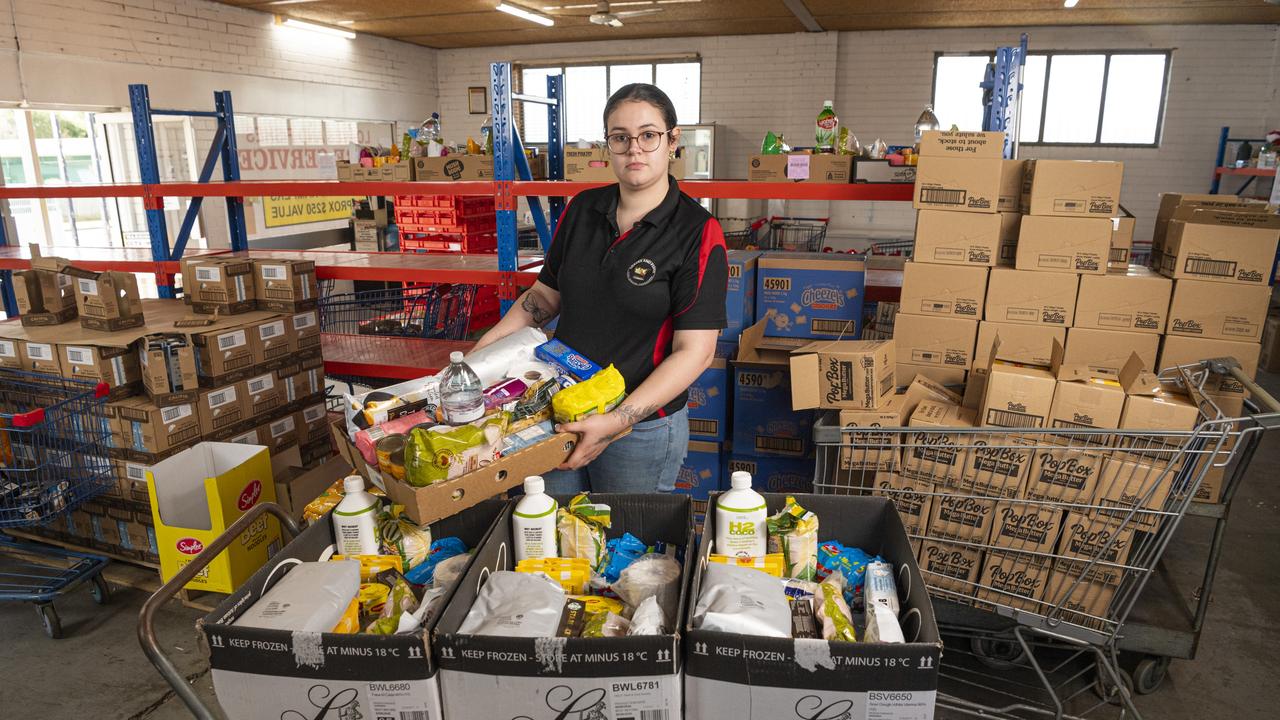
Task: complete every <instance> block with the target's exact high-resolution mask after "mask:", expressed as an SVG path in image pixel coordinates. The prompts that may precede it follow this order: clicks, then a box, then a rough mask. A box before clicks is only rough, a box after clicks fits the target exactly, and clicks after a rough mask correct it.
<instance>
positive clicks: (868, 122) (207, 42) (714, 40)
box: [0, 0, 1280, 238]
mask: <svg viewBox="0 0 1280 720" xmlns="http://www.w3.org/2000/svg"><path fill="white" fill-rule="evenodd" d="M14 4H15V9H16V13H14V15H13V17H11V16H10V14H9V13H8V4H7V3H5V4H4V7H0V101H17V100H20V99H22V98H21V96H20V93H19V91H18V89H17V83H16V79H15V77H14V76H15V75H16V72H11V71H10V68H12V69H13V70H15V71H16V64H15V63H14V58H15V55H16V53H15V52H14V40H13V38H14V34H15V23H14V20H15V19H16V34H17V36H18V38H19V40H20V41H21V46H22V49H23V69H24V75H25V77H26V85H27V92H28V99H29V100H30V101H31V102H33V103H58V104H65V105H80V106H110V105H119V106H124V105H127V94H126V88H125V85H126V84H127V83H128V82H138V81H143V82H148V83H150V84H151V85H152V97H153V101H154V102H155V103H156V104H157V105H158V106H173V105H177V106H182V105H187V104H189V105H191V106H192V107H197V106H205V105H207V104H208V102H209V99H210V98H209V93H210V92H211V91H212V90H214V89H231V90H232V91H233V93H234V94H235V98H236V109H237V110H238V111H240V112H245V113H279V114H296V115H311V116H322V117H350V118H365V119H384V120H392V119H398V120H404V121H409V122H412V123H414V124H416V122H417V121H418V120H419V119H420V118H421V117H423V116H425V115H426V114H427V113H429V112H430V111H431V110H434V109H438V110H439V111H440V112H441V114H442V116H443V118H444V127H445V131H446V136H447V137H448V138H449V139H450V140H455V141H460V140H464V139H465V138H466V136H467V135H475V136H478V134H479V127H480V123H481V120H482V119H483V116H479V115H476V116H472V115H469V114H468V113H467V106H466V102H467V95H466V90H467V88H468V87H470V86H476V85H482V86H487V85H488V84H489V82H488V79H489V63H490V62H492V61H494V60H511V61H517V62H519V61H523V62H537V61H548V60H586V59H595V58H600V57H619V56H634V57H661V56H672V55H683V54H689V53H696V54H698V55H699V56H701V58H702V70H703V76H702V78H703V79H702V117H701V121H702V122H715V123H717V124H718V125H719V126H720V129H719V134H718V141H719V145H720V147H719V152H718V155H717V158H716V163H717V167H718V175H720V176H721V177H742V176H744V175H745V163H746V158H747V157H748V156H749V155H750V154H752V153H753V152H755V151H756V150H757V148H758V147H759V143H760V140H761V138H762V137H763V135H764V133H765V131H766V130H774V131H777V132H782V133H783V134H784V135H786V136H787V137H788V138H789V139H791V140H792V141H793V142H794V143H796V144H808V143H809V142H811V140H810V138H811V137H812V128H813V118H814V116H815V115H816V114H817V112H818V110H819V109H820V107H821V104H822V101H823V100H826V99H832V100H835V103H836V111H837V113H838V114H839V115H840V118H841V120H842V122H844V124H845V125H847V126H849V127H850V128H851V129H852V130H853V131H854V132H855V133H856V134H857V135H858V137H859V138H860V139H861V140H862V141H863V142H864V143H868V142H871V141H873V140H875V139H876V138H877V137H880V138H882V139H883V140H885V141H886V142H887V143H890V144H893V143H905V142H909V141H910V140H911V127H912V125H913V124H914V121H915V118H916V116H917V115H918V114H919V112H920V110H921V108H922V107H923V106H924V104H925V103H926V102H928V100H929V93H930V88H931V84H932V63H933V55H934V52H935V51H971V50H983V49H988V48H994V47H996V46H997V45H1001V44H1012V43H1013V42H1015V41H1016V40H1017V35H1018V31H1016V30H1010V29H982V28H979V29H957V30H930V31H891V32H855V33H817V34H783V35H755V36H737V37H706V38H670V39H657V40H619V41H606V42H586V43H561V44H547V45H537V46H503V47H489V48H472V49H459V50H440V51H436V50H431V49H427V48H419V47H416V46H413V45H408V44H405V43H398V42H394V41H389V40H383V39H380V38H374V37H369V36H364V35H361V36H360V37H358V38H357V39H356V40H354V41H350V42H347V41H340V40H333V39H330V38H322V37H321V36H316V37H311V36H308V35H306V34H292V33H282V32H280V31H279V30H277V29H276V28H273V27H272V22H271V17H270V15H268V14H265V13H258V12H253V11H249V10H241V9H238V8H234V7H229V6H225V5H221V4H218V3H213V2H207V1H206V0H119V1H117V2H104V1H102V0H14ZM1028 33H1029V34H1030V36H1031V45H1032V48H1033V49H1041V50H1055V49H1087V48H1097V49H1119V48H1123V49H1130V48H1142V47H1151V48H1161V49H1163V48H1172V49H1173V50H1174V55H1173V72H1172V76H1171V77H1172V80H1171V83H1170V91H1169V98H1168V111H1167V114H1166V118H1165V125H1164V138H1163V142H1162V144H1161V147H1160V148H1158V149H1127V150H1119V151H1117V150H1112V149H1107V150H1096V149H1088V148H1085V149H1077V148H1031V147H1029V148H1025V150H1024V153H1023V155H1024V157H1036V156H1041V157H1063V158H1097V157H1104V156H1106V157H1114V158H1117V159H1120V160H1123V161H1124V162H1125V164H1126V168H1125V170H1126V172H1125V186H1124V196H1123V202H1124V204H1125V205H1126V206H1127V207H1128V208H1130V209H1131V210H1132V211H1133V212H1134V213H1135V214H1136V215H1138V217H1139V225H1138V228H1139V229H1138V237H1139V238H1142V237H1145V236H1147V235H1148V234H1149V232H1150V221H1151V217H1152V215H1153V214H1154V211H1155V206H1156V198H1157V194H1158V193H1159V192H1161V191H1166V190H1183V191H1205V190H1206V189H1207V188H1208V183H1209V180H1210V177H1211V175H1210V173H1211V168H1212V164H1213V153H1214V148H1215V143H1216V138H1217V134H1218V129H1219V128H1220V127H1221V126H1222V125H1231V126H1232V127H1233V129H1234V132H1236V133H1242V134H1243V133H1247V134H1261V133H1262V132H1264V131H1265V130H1266V129H1268V128H1272V127H1276V126H1278V125H1280V96H1278V95H1277V89H1276V88H1277V85H1280V83H1278V82H1277V81H1280V39H1278V37H1280V28H1277V27H1276V26H1274V25H1272V26H1263V25H1253V26H1149V27H1120V28H1097V27H1086V28H1032V29H1030V30H1028ZM786 212H787V213H789V214H794V215H816V216H823V215H830V216H831V217H832V225H833V236H855V235H864V236H875V237H882V236H890V237H893V236H908V235H909V234H910V232H911V227H912V221H913V217H914V215H913V213H912V212H911V211H910V208H909V207H908V206H907V205H906V204H904V203H813V202H810V203H790V204H789V207H787V208H786Z"/></svg>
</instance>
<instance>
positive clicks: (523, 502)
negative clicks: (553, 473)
mask: <svg viewBox="0 0 1280 720" xmlns="http://www.w3.org/2000/svg"><path fill="white" fill-rule="evenodd" d="M544 489H545V484H544V482H543V480H542V478H541V477H539V476H537V475H531V476H529V477H527V478H525V479H524V497H522V498H520V502H518V503H516V509H515V510H514V511H513V512H512V514H511V539H512V542H513V543H515V556H516V562H520V561H521V560H525V559H527V558H546V557H556V556H557V547H556V510H558V509H559V508H560V505H559V504H558V503H557V502H556V501H555V498H552V497H551V496H550V495H548V494H547V493H546V492H544Z"/></svg>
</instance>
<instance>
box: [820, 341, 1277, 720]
mask: <svg viewBox="0 0 1280 720" xmlns="http://www.w3.org/2000/svg"><path fill="white" fill-rule="evenodd" d="M1160 379H1161V382H1162V385H1166V386H1177V389H1180V390H1182V391H1184V392H1187V393H1188V394H1189V395H1190V397H1191V399H1192V403H1193V404H1188V405H1187V406H1186V407H1189V408H1190V411H1191V412H1192V414H1193V415H1194V414H1196V412H1197V410H1198V415H1199V421H1198V422H1197V423H1196V425H1195V427H1194V429H1191V430H1178V431H1163V430H1158V431H1147V430H1099V429H1092V428H1082V427H1053V428H1041V427H1021V428H1017V429H1008V428H996V427H973V425H974V424H976V423H973V422H967V423H966V421H965V420H964V419H963V416H962V417H961V420H960V421H958V422H951V423H948V424H949V425H952V426H953V427H909V428H874V429H871V428H857V427H844V428H841V427H837V426H836V425H834V424H830V423H826V422H824V423H820V424H819V425H818V426H816V427H815V441H816V442H817V444H818V447H819V452H818V469H817V479H816V480H815V492H819V493H833V494H878V495H884V496H888V497H890V498H892V499H893V501H894V503H895V505H897V507H898V510H899V514H900V515H901V516H902V518H903V523H904V525H906V526H907V529H908V534H909V536H910V537H911V538H912V542H913V545H915V546H916V549H917V552H918V558H919V562H920V567H921V572H922V575H923V577H924V579H925V581H926V583H928V585H929V591H930V594H931V595H932V596H933V597H934V599H935V601H936V603H937V616H938V619H939V626H940V627H943V628H945V630H944V636H945V637H946V638H947V647H946V655H945V657H946V659H945V661H944V666H943V668H942V678H943V684H942V686H941V687H940V690H939V696H938V706H939V707H942V708H946V709H949V710H952V711H954V712H956V713H959V714H961V715H965V716H970V717H983V718H1001V719H1013V718H1029V717H1036V718H1043V717H1050V718H1069V719H1073V718H1086V717H1097V713H1100V712H1103V711H1104V709H1108V708H1110V707H1111V706H1112V705H1118V706H1120V707H1121V708H1122V710H1121V712H1122V713H1123V714H1124V716H1128V717H1137V718H1140V717H1141V715H1140V714H1139V712H1138V710H1137V709H1136V707H1135V706H1134V703H1133V691H1134V688H1133V687H1132V682H1133V681H1132V679H1131V678H1130V676H1129V675H1128V674H1127V673H1126V672H1124V671H1123V670H1122V668H1121V666H1120V660H1119V652H1120V649H1121V644H1122V640H1123V634H1124V628H1125V624H1126V621H1127V620H1128V618H1129V616H1130V613H1131V612H1132V611H1133V609H1134V607H1135V604H1136V603H1137V602H1138V600H1139V599H1140V597H1141V595H1142V593H1143V591H1144V588H1145V587H1146V585H1147V582H1148V580H1149V579H1150V578H1151V576H1152V574H1153V571H1154V570H1155V569H1156V567H1157V565H1158V563H1159V561H1160V558H1161V556H1162V555H1163V553H1164V552H1165V550H1166V549H1167V548H1168V547H1169V545H1170V543H1171V541H1172V539H1173V535H1174V532H1175V530H1176V529H1177V527H1178V525H1179V523H1180V522H1181V520H1182V519H1183V517H1184V516H1185V515H1186V513H1187V509H1188V507H1189V506H1190V504H1191V502H1192V500H1193V498H1194V496H1195V494H1196V492H1197V490H1198V489H1199V487H1200V484H1201V482H1202V481H1203V480H1204V478H1205V477H1206V476H1207V475H1208V473H1210V472H1215V471H1222V470H1224V469H1225V468H1227V467H1228V466H1231V468H1232V469H1233V471H1234V472H1235V473H1236V474H1238V473H1241V472H1243V471H1244V469H1245V468H1246V467H1247V465H1248V463H1249V461H1250V460H1251V458H1252V456H1253V453H1254V450H1255V449H1256V447H1257V445H1258V443H1259V442H1260V441H1261V439H1262V435H1263V433H1264V432H1265V431H1266V430H1268V429H1270V428H1272V427H1276V426H1277V425H1278V424H1280V405H1277V403H1276V401H1275V400H1274V399H1273V398H1272V397H1271V396H1270V395H1268V394H1267V393H1266V392H1265V391H1264V390H1262V389H1261V388H1259V387H1258V386H1257V385H1256V384H1255V383H1254V382H1253V381H1252V379H1250V378H1248V377H1247V376H1246V375H1244V373H1242V372H1241V371H1240V369H1239V367H1238V365H1237V364H1236V363H1235V362H1234V361H1231V360H1227V361H1216V360H1215V361H1205V362H1203V363H1200V364H1197V365H1188V366H1182V367H1176V368H1171V369H1169V370H1166V371H1165V372H1164V373H1162V375H1161V378H1160ZM1207 387H1208V388H1211V389H1213V390H1214V391H1215V392H1221V391H1223V390H1224V389H1234V390H1235V391H1236V392H1237V393H1242V392H1243V391H1245V390H1247V391H1248V392H1249V393H1250V394H1251V395H1252V396H1253V398H1254V399H1255V401H1256V402H1257V403H1258V404H1259V405H1261V406H1263V407H1264V408H1265V410H1266V412H1265V413H1254V414H1244V413H1242V412H1239V411H1236V412H1232V413H1231V414H1230V415H1228V414H1227V413H1224V411H1223V409H1222V408H1223V407H1228V408H1231V406H1232V403H1229V402H1227V401H1226V400H1224V399H1215V398H1214V397H1213V396H1210V395H1206V394H1205V392H1204V391H1205V389H1206V388H1207ZM1236 397H1237V398H1239V397H1242V395H1240V394H1237V395H1236ZM972 419H973V418H971V417H970V418H969V420H972ZM965 424H968V425H969V426H968V427H954V426H955V425H965ZM1111 711H1112V712H1114V710H1111Z"/></svg>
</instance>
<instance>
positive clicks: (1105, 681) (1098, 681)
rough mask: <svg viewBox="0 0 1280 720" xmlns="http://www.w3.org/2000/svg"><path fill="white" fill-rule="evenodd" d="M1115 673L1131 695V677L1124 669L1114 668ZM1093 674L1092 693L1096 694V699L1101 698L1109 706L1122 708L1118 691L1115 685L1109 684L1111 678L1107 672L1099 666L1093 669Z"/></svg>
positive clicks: (1132, 690) (1122, 703)
mask: <svg viewBox="0 0 1280 720" xmlns="http://www.w3.org/2000/svg"><path fill="white" fill-rule="evenodd" d="M1116 672H1117V673H1119V674H1120V680H1121V681H1122V682H1123V683H1124V686H1125V689H1127V690H1128V691H1129V694H1130V695H1132V694H1133V692H1134V689H1133V676H1132V675H1130V674H1129V671H1128V670H1125V669H1124V668H1116ZM1094 673H1095V677H1094V680H1093V691H1094V692H1095V693H1097V694H1098V697H1100V698H1102V699H1103V700H1105V701H1106V702H1107V703H1108V704H1110V705H1116V706H1123V705H1124V701H1123V700H1121V699H1120V691H1119V689H1118V688H1117V687H1116V686H1115V684H1114V683H1112V682H1111V676H1110V675H1109V674H1108V673H1107V671H1106V670H1104V669H1102V667H1101V666H1100V665H1099V666H1098V667H1095V668H1094Z"/></svg>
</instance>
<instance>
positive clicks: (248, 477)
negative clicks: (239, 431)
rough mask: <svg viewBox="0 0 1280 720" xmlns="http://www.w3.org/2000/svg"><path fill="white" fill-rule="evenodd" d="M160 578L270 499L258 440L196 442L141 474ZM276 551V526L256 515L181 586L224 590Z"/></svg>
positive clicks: (267, 465)
mask: <svg viewBox="0 0 1280 720" xmlns="http://www.w3.org/2000/svg"><path fill="white" fill-rule="evenodd" d="M147 494H148V495H150V496H151V516H152V518H154V519H155V524H156V545H157V547H158V548H159V550H160V577H161V579H162V580H163V581H165V582H168V581H169V579H170V578H172V577H173V576H174V575H176V574H178V571H179V570H181V569H182V567H183V566H185V565H186V564H187V563H189V562H191V561H192V560H195V558H196V556H197V555H199V554H200V552H201V551H203V550H204V549H205V548H206V547H208V546H209V545H210V544H211V543H212V542H213V539H214V538H216V537H217V536H219V535H221V534H222V533H223V532H224V531H226V529H227V528H228V527H229V526H230V525H231V524H232V523H234V522H235V521H236V520H238V519H240V516H241V515H243V514H245V513H246V512H248V511H249V510H250V509H252V508H253V507H254V506H255V505H257V504H259V503H263V502H275V499H276V488H275V483H274V482H273V480H272V476H271V459H270V456H269V455H268V453H267V448H265V447H263V446H261V445H241V444H237V443H218V442H202V443H200V444H198V445H196V446H195V447H192V448H189V449H187V450H184V451H182V452H180V453H178V454H177V455H174V456H173V457H171V458H168V459H167V460H163V461H161V462H159V463H157V464H155V465H153V466H152V467H151V468H150V469H148V471H147ZM279 549H280V525H279V523H278V522H277V521H276V519H275V518H274V517H271V516H263V517H262V518H260V519H259V520H258V522H255V523H253V525H252V526H250V527H249V528H248V529H247V530H245V531H244V532H243V533H241V534H240V537H239V539H238V540H237V541H236V542H233V543H232V544H231V545H230V546H229V547H228V548H227V549H226V551H224V552H223V553H221V554H220V555H219V556H218V557H216V558H214V559H213V561H212V562H210V563H209V564H208V566H207V567H206V568H205V569H204V570H203V571H202V572H200V573H199V574H198V575H196V577H195V578H194V579H192V580H191V582H189V583H187V585H186V587H187V588H188V589H191V590H205V591H208V592H219V593H232V592H235V590H236V588H238V587H240V585H241V584H242V583H244V581H246V580H248V579H249V576H251V575H253V573H255V572H257V570H258V568H260V567H262V565H263V564H264V563H266V562H267V558H269V557H270V556H271V555H272V553H274V552H275V551H276V550H279Z"/></svg>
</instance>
